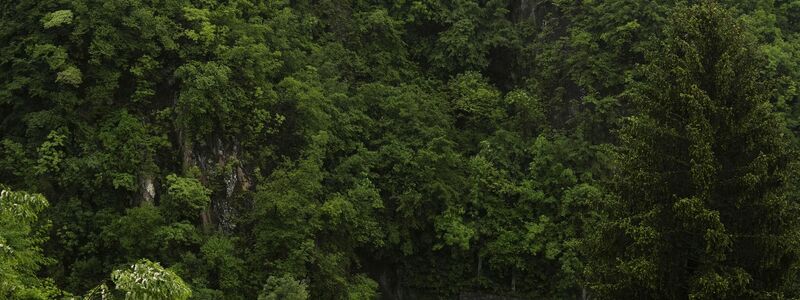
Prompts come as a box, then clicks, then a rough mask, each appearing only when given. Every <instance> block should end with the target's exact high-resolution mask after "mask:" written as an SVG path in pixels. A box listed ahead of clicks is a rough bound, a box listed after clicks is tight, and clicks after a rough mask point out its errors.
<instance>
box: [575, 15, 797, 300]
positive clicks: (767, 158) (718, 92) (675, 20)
mask: <svg viewBox="0 0 800 300" xmlns="http://www.w3.org/2000/svg"><path fill="white" fill-rule="evenodd" d="M665 36H666V38H665V39H664V40H663V41H662V42H661V43H660V44H659V45H658V48H657V49H654V51H653V52H652V53H650V54H649V55H648V59H649V61H650V63H649V64H647V65H646V66H643V67H642V68H641V70H640V71H639V73H638V75H639V78H640V81H638V82H637V83H635V84H633V85H632V87H631V90H630V92H629V94H628V96H629V97H630V98H631V100H632V101H634V103H635V104H636V108H637V111H638V114H636V115H634V116H632V117H630V118H628V119H627V120H626V123H625V125H624V126H623V128H622V130H621V131H620V140H621V149H620V153H619V156H618V157H617V161H616V162H615V165H616V166H618V167H617V174H616V176H615V178H614V179H615V183H614V185H613V186H614V190H615V191H616V193H617V195H618V197H616V198H613V199H610V201H607V202H601V203H602V207H603V211H604V213H605V214H604V216H603V221H602V222H601V224H600V225H599V226H597V229H598V236H595V237H593V244H592V245H593V246H594V247H596V248H595V249H594V250H593V251H594V253H595V256H596V259H595V260H592V261H591V262H592V263H593V264H594V266H593V268H592V269H591V271H592V272H593V273H594V275H595V276H596V278H597V279H598V282H596V286H595V288H596V289H597V291H598V292H600V293H601V295H604V296H606V297H610V298H618V297H622V298H625V297H645V298H649V297H660V298H667V299H678V298H686V297H689V298H698V299H706V298H773V297H778V298H780V297H785V296H786V295H789V294H790V289H791V288H792V285H793V283H792V282H793V280H795V279H794V271H792V270H793V269H794V268H796V265H797V257H798V256H797V253H796V250H795V249H796V247H795V246H794V245H795V244H796V243H797V239H796V234H797V232H798V228H800V227H798V225H799V224H798V223H797V222H796V220H797V212H798V207H797V202H796V200H795V197H796V194H795V192H794V185H795V183H794V178H796V172H797V163H796V161H794V160H793V159H792V157H793V156H794V152H793V150H792V149H791V148H789V143H788V140H787V139H786V138H785V136H786V135H787V133H788V132H787V131H786V130H784V125H783V124H782V122H781V120H780V118H779V117H778V116H777V115H775V114H774V113H773V112H772V107H771V105H770V104H769V102H768V101H769V99H770V96H771V93H770V91H769V90H768V89H767V88H768V85H766V84H764V82H765V80H764V79H763V73H762V69H761V67H762V66H763V58H762V57H761V56H760V55H758V52H757V48H756V47H755V43H754V39H753V37H752V36H751V35H750V34H748V33H747V32H746V31H745V30H744V29H743V26H742V24H741V23H740V22H738V21H736V19H735V18H734V17H733V16H732V14H731V12H730V11H729V10H726V9H725V8H724V7H721V6H720V5H719V4H715V3H704V4H699V5H695V6H691V7H688V8H681V9H679V10H677V11H676V13H675V15H674V16H673V17H672V19H671V25H670V26H668V27H667V28H666V30H665Z"/></svg>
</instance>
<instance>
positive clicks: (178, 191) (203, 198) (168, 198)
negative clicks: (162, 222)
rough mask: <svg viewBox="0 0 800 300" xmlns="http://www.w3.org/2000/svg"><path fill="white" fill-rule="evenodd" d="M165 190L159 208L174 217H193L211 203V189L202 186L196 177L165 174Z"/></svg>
mask: <svg viewBox="0 0 800 300" xmlns="http://www.w3.org/2000/svg"><path fill="white" fill-rule="evenodd" d="M166 179H167V182H166V184H167V186H168V187H167V190H166V194H165V195H164V198H163V199H162V203H161V208H163V209H164V212H165V214H167V215H172V216H175V218H176V219H179V220H181V219H189V220H191V219H192V218H195V217H197V216H199V215H200V212H201V211H203V210H204V209H206V208H207V207H208V205H209V204H210V203H211V198H209V196H210V195H211V190H209V189H208V188H206V187H204V186H203V185H202V184H201V183H200V182H199V181H197V179H193V178H183V177H178V176H176V175H175V174H170V175H167V178H166Z"/></svg>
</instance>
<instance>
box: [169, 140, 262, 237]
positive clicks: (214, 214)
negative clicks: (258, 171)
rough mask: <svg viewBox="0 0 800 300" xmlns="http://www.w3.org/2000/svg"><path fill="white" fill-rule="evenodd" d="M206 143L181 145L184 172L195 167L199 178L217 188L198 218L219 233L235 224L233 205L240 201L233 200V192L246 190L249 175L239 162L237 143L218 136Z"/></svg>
mask: <svg viewBox="0 0 800 300" xmlns="http://www.w3.org/2000/svg"><path fill="white" fill-rule="evenodd" d="M209 144H210V145H209ZM209 144H206V145H202V146H201V145H194V144H192V143H190V142H184V143H183V144H182V148H183V149H182V151H183V166H184V172H188V171H189V170H190V169H193V168H197V169H199V171H200V181H201V182H202V183H203V184H204V185H206V186H209V187H215V186H216V187H220V188H217V189H212V190H215V193H214V194H213V195H212V197H211V205H210V208H209V209H207V210H206V211H204V212H203V214H202V216H201V220H202V222H203V225H204V226H205V227H206V228H209V227H211V226H214V227H217V228H218V229H220V230H222V231H223V232H230V231H231V230H233V229H234V226H235V224H233V222H232V220H233V219H234V218H235V216H236V214H237V211H236V207H241V206H242V203H233V202H234V201H237V200H236V199H237V197H236V195H237V193H238V192H241V191H247V190H249V189H250V187H251V185H252V184H251V180H250V177H249V176H248V175H247V172H246V171H245V168H244V167H243V166H242V163H241V162H240V161H239V159H238V157H239V146H238V142H237V141H236V140H235V139H233V140H232V141H230V142H225V141H223V139H222V138H216V139H214V142H212V143H209Z"/></svg>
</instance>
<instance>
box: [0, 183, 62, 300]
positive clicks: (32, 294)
mask: <svg viewBox="0 0 800 300" xmlns="http://www.w3.org/2000/svg"><path fill="white" fill-rule="evenodd" d="M0 187H2V186H0ZM47 205H48V203H47V200H46V199H45V198H44V196H42V195H40V194H29V193H26V192H16V191H11V190H7V189H5V187H2V190H0V296H2V297H3V298H8V299H49V298H51V297H56V296H57V295H58V294H59V293H60V292H59V290H58V289H57V288H56V287H55V286H54V285H53V282H52V281H51V280H49V279H43V278H39V277H38V276H37V275H36V272H37V271H39V268H40V267H42V266H43V265H46V264H49V263H51V262H52V261H51V260H50V259H48V258H46V257H45V256H44V255H43V254H42V250H41V244H42V242H43V241H44V240H46V238H45V236H43V235H42V231H41V229H42V227H41V226H42V224H41V223H38V222H37V220H38V218H39V214H40V213H41V212H42V210H43V209H45V208H46V207H47ZM45 224H46V223H45Z"/></svg>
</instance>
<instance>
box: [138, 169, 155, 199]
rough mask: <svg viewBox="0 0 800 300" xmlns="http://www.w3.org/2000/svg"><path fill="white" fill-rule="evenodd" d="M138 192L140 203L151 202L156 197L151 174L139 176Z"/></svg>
mask: <svg viewBox="0 0 800 300" xmlns="http://www.w3.org/2000/svg"><path fill="white" fill-rule="evenodd" d="M139 194H140V196H141V200H140V201H141V203H142V204H144V203H150V204H153V201H155V199H156V186H155V183H154V179H153V175H150V174H143V175H140V176H139Z"/></svg>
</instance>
